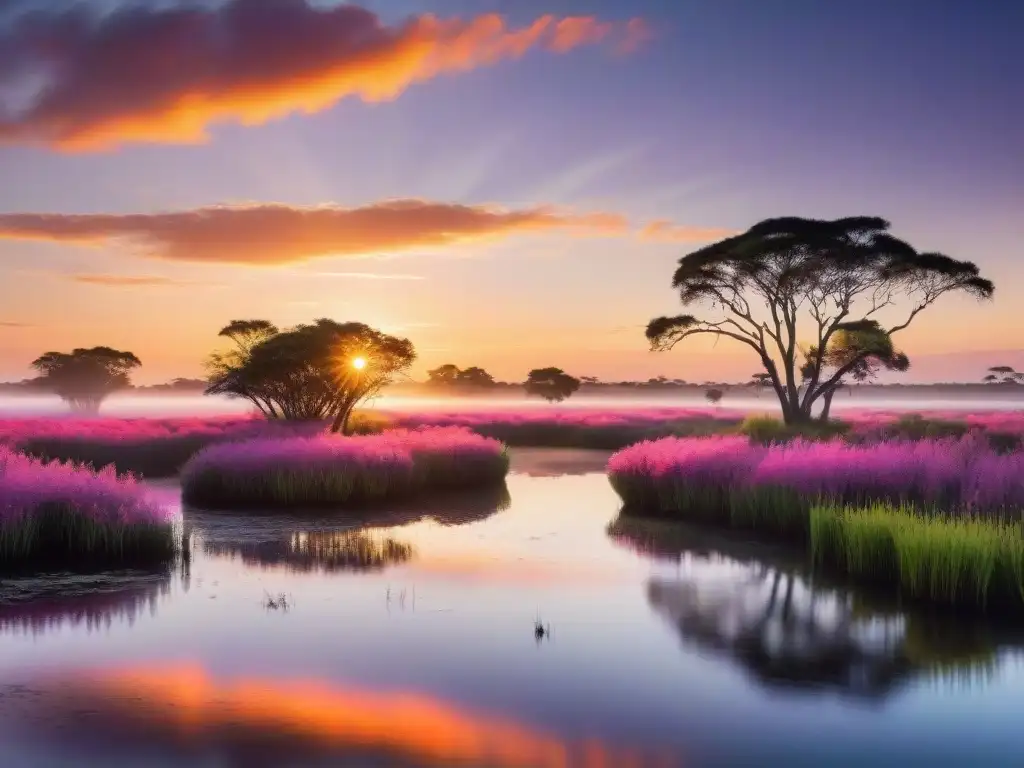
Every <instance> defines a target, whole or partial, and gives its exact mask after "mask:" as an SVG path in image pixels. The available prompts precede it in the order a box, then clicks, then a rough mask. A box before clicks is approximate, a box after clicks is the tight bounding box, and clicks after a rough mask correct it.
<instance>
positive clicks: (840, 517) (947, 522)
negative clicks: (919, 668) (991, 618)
mask: <svg viewBox="0 0 1024 768" xmlns="http://www.w3.org/2000/svg"><path fill="white" fill-rule="evenodd" d="M810 533H811V535H810V547H811V556H812V559H813V562H814V563H815V565H816V566H818V567H824V568H828V569H835V570H838V571H840V572H842V573H845V574H847V575H849V576H851V577H854V578H856V579H857V580H859V581H866V582H878V583H882V584H889V585H897V586H898V588H899V591H900V592H901V593H903V594H906V595H907V596H909V597H913V598H916V599H922V600H928V601H931V602H938V603H946V604H971V605H976V606H978V607H982V608H984V607H986V606H988V605H990V604H1007V603H1014V604H1016V606H1017V607H1018V608H1022V607H1024V528H1022V525H1021V523H1020V522H1017V521H1012V522H1011V521H1001V520H998V519H990V518H976V517H963V516H960V517H956V516H952V515H949V514H923V513H922V511H921V510H920V509H917V508H913V507H910V506H906V505H902V506H897V505H893V504H891V503H876V504H871V505H868V506H862V507H852V506H846V505H841V504H835V503H822V504H816V505H815V506H814V507H812V509H811V518H810Z"/></svg>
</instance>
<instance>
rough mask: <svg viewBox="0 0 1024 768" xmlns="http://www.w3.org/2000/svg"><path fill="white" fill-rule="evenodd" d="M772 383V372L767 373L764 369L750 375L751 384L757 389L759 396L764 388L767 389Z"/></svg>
mask: <svg viewBox="0 0 1024 768" xmlns="http://www.w3.org/2000/svg"><path fill="white" fill-rule="evenodd" d="M771 385H772V377H771V374H768V373H765V372H764V371H762V372H761V373H755V374H753V375H752V376H751V377H750V386H752V387H754V388H755V389H756V390H757V396H758V397H760V396H761V390H762V389H767V388H768V387H770V386H771Z"/></svg>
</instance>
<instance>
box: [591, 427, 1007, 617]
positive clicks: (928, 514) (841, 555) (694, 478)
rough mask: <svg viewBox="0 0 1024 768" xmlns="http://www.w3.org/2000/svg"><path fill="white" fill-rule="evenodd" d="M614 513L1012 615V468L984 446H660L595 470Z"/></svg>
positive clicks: (726, 442)
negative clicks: (754, 537)
mask: <svg viewBox="0 0 1024 768" xmlns="http://www.w3.org/2000/svg"><path fill="white" fill-rule="evenodd" d="M608 473H609V479H610V481H611V484H612V487H613V488H614V489H615V490H616V492H617V493H618V494H619V496H620V497H621V498H622V499H623V502H624V504H625V506H624V508H623V511H624V512H626V513H629V512H639V513H642V514H654V515H661V516H672V517H677V518H681V519H684V520H690V521H693V522H702V523H709V522H710V523H716V524H718V525H723V526H726V527H731V528H738V529H747V530H758V531H761V532H763V533H767V534H771V535H775V536H779V537H783V538H785V539H788V540H790V541H795V542H798V543H806V544H808V545H809V546H810V548H811V552H812V555H813V559H814V562H815V564H816V565H817V566H818V567H821V568H831V569H835V570H838V571H839V572H841V573H842V574H844V575H848V576H850V577H852V578H854V579H857V580H859V581H868V582H878V583H880V584H881V585H884V586H895V587H896V588H897V589H898V591H899V593H900V594H905V595H907V596H909V597H912V598H915V599H923V600H931V601H934V602H940V603H947V604H956V605H971V606H975V607H982V608H984V607H985V606H987V605H989V604H991V603H1000V604H1005V603H1007V602H1011V603H1014V604H1015V605H1016V606H1018V607H1020V608H1024V528H1022V526H1024V524H1022V522H1021V510H1022V509H1024V456H1022V455H1021V454H1019V453H1017V454H1000V453H997V452H995V451H993V450H992V449H991V448H990V447H989V444H988V442H987V441H986V440H985V439H984V438H980V437H978V436H967V437H964V438H962V439H960V440H922V441H918V442H907V441H890V442H884V443H878V444H876V445H872V446H856V445H849V444H846V443H844V442H840V441H833V442H828V443H809V442H804V441H794V442H792V443H788V444H779V443H772V444H770V445H768V446H763V445H759V444H751V443H749V442H747V441H746V440H744V439H743V438H712V439H706V440H661V441H657V442H653V443H643V444H638V445H635V446H631V447H630V448H627V449H625V450H623V451H620V452H619V453H617V454H615V455H614V456H613V457H612V458H611V460H610V461H609V463H608Z"/></svg>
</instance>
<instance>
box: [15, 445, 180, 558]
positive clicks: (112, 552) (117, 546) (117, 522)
mask: <svg viewBox="0 0 1024 768" xmlns="http://www.w3.org/2000/svg"><path fill="white" fill-rule="evenodd" d="M171 515H172V513H171V512H170V511H168V510H167V509H165V508H163V507H161V506H160V505H159V504H157V503H156V502H154V501H153V500H152V499H151V498H150V497H149V496H148V495H147V493H146V490H145V488H144V487H143V486H142V485H141V484H140V483H139V482H138V481H137V480H136V479H135V478H134V477H132V476H130V475H120V476H119V475H118V474H117V472H116V471H115V470H114V468H113V467H107V468H105V469H103V470H101V471H100V472H94V471H92V470H91V469H90V468H88V467H83V466H80V465H75V464H71V463H61V462H49V463H44V462H42V461H40V460H38V459H33V458H31V457H28V456H25V455H23V454H20V453H17V452H15V451H13V450H12V449H11V448H9V447H5V446H0V566H9V567H19V566H24V565H33V564H37V563H39V562H42V561H47V562H50V561H52V562H54V563H56V564H62V563H71V562H83V563H84V562H86V561H89V562H92V561H95V562H96V563H98V564H102V565H111V566H113V565H116V564H121V563H124V564H128V563H134V562H136V561H138V562H140V563H150V562H160V561H163V560H167V559H170V558H171V557H173V555H174V551H175V546H174V535H173V521H172V519H171Z"/></svg>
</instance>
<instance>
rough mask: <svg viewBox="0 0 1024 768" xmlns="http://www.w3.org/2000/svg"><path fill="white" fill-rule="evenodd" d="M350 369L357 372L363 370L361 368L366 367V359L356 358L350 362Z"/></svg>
mask: <svg viewBox="0 0 1024 768" xmlns="http://www.w3.org/2000/svg"><path fill="white" fill-rule="evenodd" d="M352 367H353V368H355V369H356V370H357V371H361V370H363V368H365V367H366V358H365V357H357V358H356V359H355V360H353V361H352Z"/></svg>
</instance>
